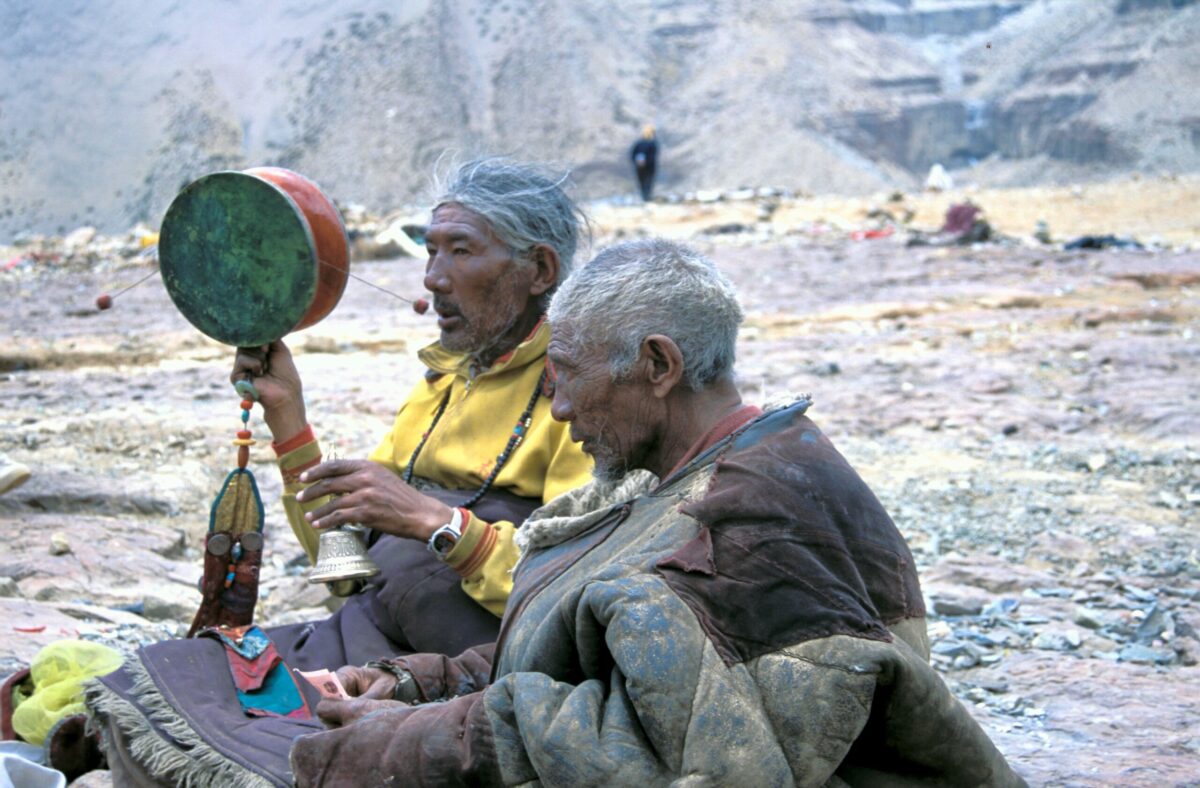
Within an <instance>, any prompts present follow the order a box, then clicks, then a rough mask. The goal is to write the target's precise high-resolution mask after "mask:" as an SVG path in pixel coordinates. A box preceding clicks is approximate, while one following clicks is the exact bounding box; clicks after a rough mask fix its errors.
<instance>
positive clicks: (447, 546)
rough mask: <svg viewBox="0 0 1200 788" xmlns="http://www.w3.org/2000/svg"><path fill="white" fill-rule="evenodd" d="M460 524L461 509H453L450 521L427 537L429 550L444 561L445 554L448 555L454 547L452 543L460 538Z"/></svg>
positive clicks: (461, 517)
mask: <svg viewBox="0 0 1200 788" xmlns="http://www.w3.org/2000/svg"><path fill="white" fill-rule="evenodd" d="M462 526H463V512H462V509H455V510H454V515H453V516H452V517H451V518H450V522H448V523H446V524H445V525H443V526H442V527H441V528H439V529H437V530H436V531H434V532H433V535H432V536H430V537H429V552H431V553H433V554H434V555H436V556H437V557H438V558H440V559H441V560H443V561H445V560H446V556H448V555H450V551H451V550H453V549H454V545H456V544H458V540H459V539H461V538H462Z"/></svg>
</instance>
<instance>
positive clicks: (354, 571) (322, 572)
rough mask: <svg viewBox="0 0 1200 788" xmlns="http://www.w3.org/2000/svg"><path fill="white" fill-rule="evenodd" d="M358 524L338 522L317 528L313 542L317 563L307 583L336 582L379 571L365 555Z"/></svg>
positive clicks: (365, 546) (361, 532) (361, 529)
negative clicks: (318, 533) (337, 523)
mask: <svg viewBox="0 0 1200 788" xmlns="http://www.w3.org/2000/svg"><path fill="white" fill-rule="evenodd" d="M363 537H364V533H363V527H362V526H361V525H342V526H338V527H337V528H330V529H329V530H327V531H322V532H321V537H320V541H319V542H318V543H317V564H316V566H314V567H313V569H312V572H310V573H309V575H308V582H310V583H336V582H337V581H339V580H361V579H364V578H367V577H374V576H375V575H377V574H379V567H378V566H376V565H375V562H374V561H372V560H371V557H370V556H368V555H367V545H366V543H365V542H364V541H363Z"/></svg>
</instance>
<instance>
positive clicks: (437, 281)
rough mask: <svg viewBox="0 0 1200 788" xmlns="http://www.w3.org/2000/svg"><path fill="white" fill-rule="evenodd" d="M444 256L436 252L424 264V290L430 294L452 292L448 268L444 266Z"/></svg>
mask: <svg viewBox="0 0 1200 788" xmlns="http://www.w3.org/2000/svg"><path fill="white" fill-rule="evenodd" d="M445 257H446V256H445V255H443V254H442V253H441V252H436V253H434V255H433V256H432V257H430V258H429V262H428V263H426V264H425V281H424V282H423V284H424V285H425V289H426V290H428V291H429V292H431V293H449V292H450V291H451V290H453V289H454V288H453V286H452V284H451V282H450V266H448V265H447V264H446V261H445Z"/></svg>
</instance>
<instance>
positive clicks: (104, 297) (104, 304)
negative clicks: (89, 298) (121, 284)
mask: <svg viewBox="0 0 1200 788" xmlns="http://www.w3.org/2000/svg"><path fill="white" fill-rule="evenodd" d="M111 306H112V296H110V295H109V294H108V293H101V294H100V295H99V296H97V297H96V308H97V309H99V310H100V311H101V312H103V311H104V310H105V309H108V308H109V307H111Z"/></svg>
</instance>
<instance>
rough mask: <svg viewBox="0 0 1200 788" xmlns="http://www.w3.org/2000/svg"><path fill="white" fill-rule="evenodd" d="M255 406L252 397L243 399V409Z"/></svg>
mask: <svg viewBox="0 0 1200 788" xmlns="http://www.w3.org/2000/svg"><path fill="white" fill-rule="evenodd" d="M253 407H254V400H251V399H244V400H242V410H250V409H251V408H253Z"/></svg>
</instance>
